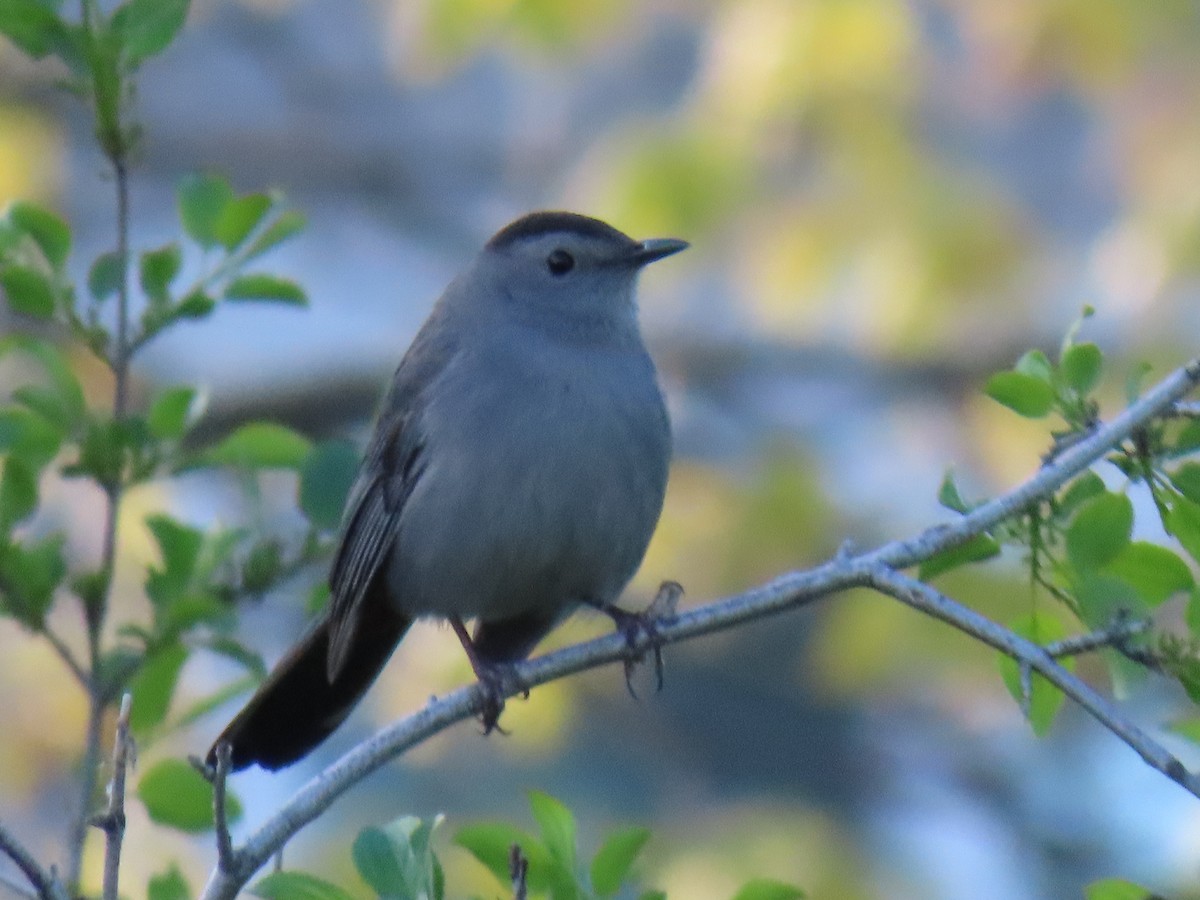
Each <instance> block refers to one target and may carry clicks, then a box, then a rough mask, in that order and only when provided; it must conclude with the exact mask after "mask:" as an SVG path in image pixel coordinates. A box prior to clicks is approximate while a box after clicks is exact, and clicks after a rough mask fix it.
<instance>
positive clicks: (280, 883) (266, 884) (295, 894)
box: [250, 872, 356, 900]
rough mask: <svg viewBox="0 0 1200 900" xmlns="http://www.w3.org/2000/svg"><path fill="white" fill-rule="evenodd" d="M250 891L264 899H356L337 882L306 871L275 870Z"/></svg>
mask: <svg viewBox="0 0 1200 900" xmlns="http://www.w3.org/2000/svg"><path fill="white" fill-rule="evenodd" d="M250 893H251V894H254V895H255V896H256V897H263V898H264V900H356V898H355V897H354V895H353V894H349V893H347V892H346V891H344V890H342V889H341V888H340V887H338V886H337V885H336V884H332V883H331V882H328V881H324V880H322V879H320V878H317V877H316V876H315V875H309V874H307V873H305V872H275V873H273V874H271V875H268V876H267V877H266V878H262V879H260V880H259V881H258V882H256V883H255V885H254V887H252V888H250Z"/></svg>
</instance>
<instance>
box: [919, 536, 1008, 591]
mask: <svg viewBox="0 0 1200 900" xmlns="http://www.w3.org/2000/svg"><path fill="white" fill-rule="evenodd" d="M999 555H1000V545H999V544H998V543H996V539H995V538H993V537H992V536H991V535H990V534H977V535H975V536H974V537H972V538H971V539H969V540H968V541H967V542H966V543H965V544H959V545H958V546H957V547H951V548H950V549H949V550H943V551H942V552H941V553H938V554H937V555H935V556H932V557H930V558H929V559H927V560H925V561H924V562H923V563H921V566H920V568H919V569H918V571H917V577H918V578H920V579H921V580H922V581H928V580H929V579H930V578H935V577H937V576H938V575H941V574H942V573H943V572H949V571H950V570H951V569H956V568H958V567H959V566H963V565H966V564H967V563H973V562H981V561H983V560H985V559H991V558H992V557H994V556H999Z"/></svg>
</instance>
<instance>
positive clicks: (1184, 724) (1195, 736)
mask: <svg viewBox="0 0 1200 900" xmlns="http://www.w3.org/2000/svg"><path fill="white" fill-rule="evenodd" d="M1167 728H1168V729H1169V730H1171V731H1173V732H1175V733H1176V734H1178V735H1179V736H1181V737H1185V738H1187V739H1188V740H1189V741H1191V742H1192V743H1193V744H1200V718H1196V717H1194V716H1193V717H1192V718H1188V719H1179V720H1178V721H1175V722H1172V723H1171V724H1170V725H1168V726H1167Z"/></svg>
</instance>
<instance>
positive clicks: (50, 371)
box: [0, 334, 86, 432]
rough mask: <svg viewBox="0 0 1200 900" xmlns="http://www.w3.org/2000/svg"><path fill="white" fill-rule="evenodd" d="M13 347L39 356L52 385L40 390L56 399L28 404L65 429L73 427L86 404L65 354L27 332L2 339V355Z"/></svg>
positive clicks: (47, 396)
mask: <svg viewBox="0 0 1200 900" xmlns="http://www.w3.org/2000/svg"><path fill="white" fill-rule="evenodd" d="M14 350H15V351H18V352H21V353H24V354H25V355H26V356H30V357H32V358H34V359H36V360H37V361H38V363H39V364H40V365H41V367H42V369H43V370H44V371H45V373H46V375H47V377H48V378H49V380H50V386H49V388H45V389H42V388H39V389H38V390H43V391H47V393H46V394H45V397H46V398H47V399H48V398H50V397H53V400H52V401H51V402H50V403H49V404H47V403H44V402H35V403H30V404H27V405H28V406H30V408H32V409H34V410H35V411H37V412H38V413H39V414H40V415H42V416H43V417H44V418H45V419H47V420H48V421H50V422H53V423H54V424H55V425H57V426H58V427H59V428H60V429H61V430H63V431H64V432H65V431H69V430H71V429H72V428H73V427H74V426H75V425H76V424H77V423H78V421H79V420H80V419H81V418H82V416H83V413H84V408H85V405H86V404H85V401H84V397H83V386H82V385H81V384H80V383H79V379H78V378H77V377H75V372H74V370H73V369H72V368H71V363H70V361H69V360H68V359H67V357H66V355H65V354H64V353H63V351H62V350H59V349H58V347H56V346H54V345H53V344H50V343H47V342H46V341H42V340H38V339H36V338H31V337H28V336H27V335H22V334H13V335H9V336H8V337H6V338H3V339H0V355H4V354H6V353H8V352H10V351H14Z"/></svg>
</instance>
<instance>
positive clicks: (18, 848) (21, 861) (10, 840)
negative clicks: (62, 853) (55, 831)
mask: <svg viewBox="0 0 1200 900" xmlns="http://www.w3.org/2000/svg"><path fill="white" fill-rule="evenodd" d="M0 853H3V854H4V855H5V856H7V857H8V858H9V859H11V860H12V861H13V862H14V863H15V864H16V866H17V868H18V869H20V870H21V873H22V874H23V875H24V876H25V877H26V878H28V879H29V883H30V885H32V886H33V891H26V889H25V888H24V886H22V887H21V888H17V886H16V885H13V887H14V888H16V889H19V890H22V891H24V892H26V893H27V894H28V896H31V897H40V898H41V900H67V891H66V889H65V888H64V887H63V885H62V883H61V882H60V881H59V880H58V879H57V878H56V877H55V876H54V872H53V870H51V871H49V872H48V871H46V870H45V869H43V868H42V867H41V865H39V864H38V861H37V860H36V859H34V858H33V854H32V853H30V852H29V850H27V849H26V848H25V846H24V845H23V844H22V843H21V842H20V841H18V840H17V839H16V837H14V836H13V835H12V834H11V833H9V831H8V829H6V828H5V827H4V826H3V825H0Z"/></svg>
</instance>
